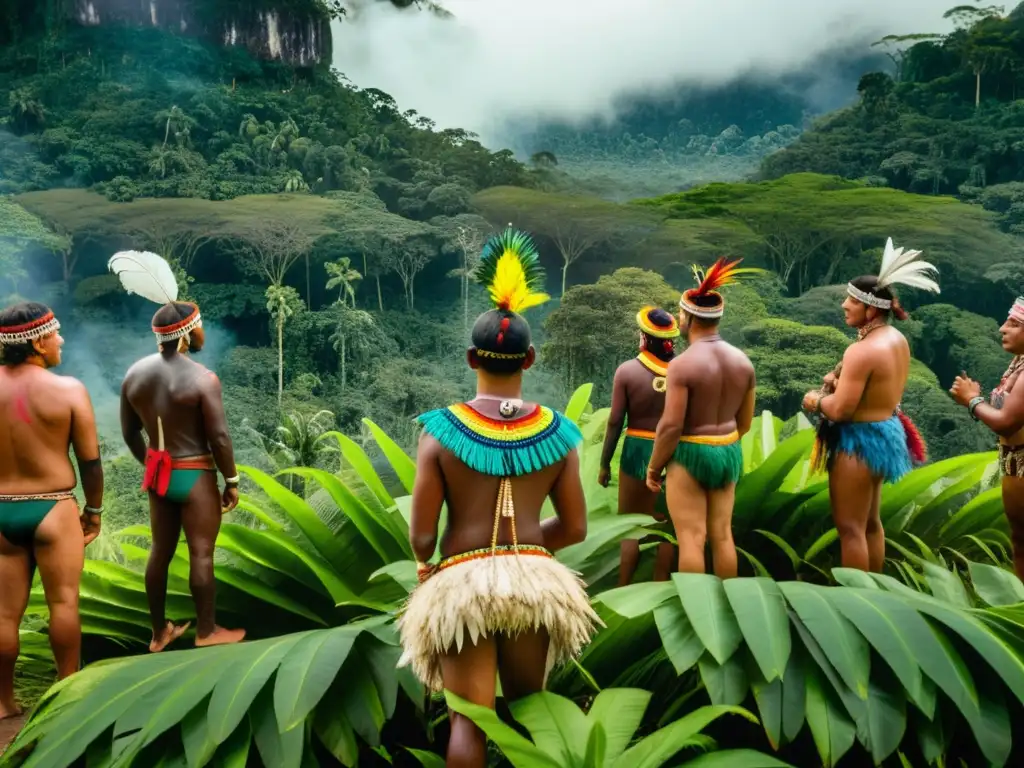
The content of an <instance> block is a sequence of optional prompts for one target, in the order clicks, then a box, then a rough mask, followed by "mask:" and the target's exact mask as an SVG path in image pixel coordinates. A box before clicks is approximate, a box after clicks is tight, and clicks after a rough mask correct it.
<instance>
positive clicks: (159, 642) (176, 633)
mask: <svg viewBox="0 0 1024 768" xmlns="http://www.w3.org/2000/svg"><path fill="white" fill-rule="evenodd" d="M190 626H192V622H191V621H186V622H185V623H184V624H182V625H181V626H180V627H176V626H174V623H173V622H170V621H168V622H167V626H166V627H164V631H163V632H161V633H160V637H154V638H153V642H151V643H150V644H149V652H150V653H160V651H162V650H163V649H164V648H166V647H167V646H168V645H170V644H171V643H173V642H174V641H175V640H177V639H178V638H179V637H181V636H182V635H183V634H185V632H187V631H188V628H189V627H190Z"/></svg>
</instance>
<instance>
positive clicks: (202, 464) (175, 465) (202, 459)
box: [171, 455, 217, 471]
mask: <svg viewBox="0 0 1024 768" xmlns="http://www.w3.org/2000/svg"><path fill="white" fill-rule="evenodd" d="M171 469H208V470H210V471H213V470H215V469H217V465H216V464H215V463H214V461H213V456H210V455H206V456H192V457H189V458H187V459H171Z"/></svg>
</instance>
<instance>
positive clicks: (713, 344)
mask: <svg viewBox="0 0 1024 768" xmlns="http://www.w3.org/2000/svg"><path fill="white" fill-rule="evenodd" d="M669 377H670V378H672V379H675V378H676V377H679V379H678V380H679V381H680V383H682V384H684V385H685V386H686V389H687V398H686V404H687V408H686V421H685V423H684V426H683V434H684V435H726V434H729V433H730V432H732V431H733V430H735V429H737V423H738V419H739V416H740V411H741V410H742V408H743V406H744V403H745V402H746V400H747V396H748V393H749V392H750V390H751V389H752V388H753V385H754V366H753V364H752V363H751V362H750V359H749V358H748V357H747V356H746V355H745V354H744V353H743V352H742V351H741V350H739V349H737V348H736V347H734V346H732V345H731V344H729V343H727V342H725V341H722V340H721V339H716V340H714V341H704V340H699V341H695V342H694V343H692V344H690V346H689V347H688V348H687V349H686V351H685V352H683V354H681V355H680V356H679V357H677V358H676V359H675V360H673V361H672V362H671V364H670V365H669Z"/></svg>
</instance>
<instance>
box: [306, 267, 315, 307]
mask: <svg viewBox="0 0 1024 768" xmlns="http://www.w3.org/2000/svg"><path fill="white" fill-rule="evenodd" d="M306 309H308V310H310V311H312V309H313V299H312V291H311V290H310V283H309V254H308V253H307V254H306Z"/></svg>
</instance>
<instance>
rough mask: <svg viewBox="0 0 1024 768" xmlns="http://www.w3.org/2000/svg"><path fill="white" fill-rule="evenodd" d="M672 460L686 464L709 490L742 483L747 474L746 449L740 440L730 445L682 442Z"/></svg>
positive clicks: (696, 478)
mask: <svg viewBox="0 0 1024 768" xmlns="http://www.w3.org/2000/svg"><path fill="white" fill-rule="evenodd" d="M672 460H673V461H675V462H678V463H679V464H682V465H683V467H684V468H685V469H686V471H687V472H689V473H690V476H691V477H693V479H694V480H696V481H697V482H698V483H700V484H701V485H702V486H703V487H704V488H705V489H707V490H716V489H718V488H724V487H725V486H727V485H730V484H732V483H736V482H739V479H740V476H741V475H742V474H743V449H742V447H741V446H740V443H739V441H736V442H734V443H730V444H729V445H707V444H705V443H695V442H682V441H681V442H680V443H679V445H677V446H676V450H675V453H673V454H672Z"/></svg>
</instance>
